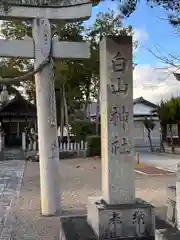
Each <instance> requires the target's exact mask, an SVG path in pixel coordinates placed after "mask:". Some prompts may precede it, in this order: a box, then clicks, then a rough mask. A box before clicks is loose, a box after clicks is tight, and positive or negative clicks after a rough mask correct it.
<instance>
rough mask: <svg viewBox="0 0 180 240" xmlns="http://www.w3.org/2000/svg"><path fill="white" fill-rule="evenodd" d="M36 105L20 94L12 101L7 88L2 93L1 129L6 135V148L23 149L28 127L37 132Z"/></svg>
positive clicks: (0, 94) (0, 104)
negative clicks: (24, 135)
mask: <svg viewBox="0 0 180 240" xmlns="http://www.w3.org/2000/svg"><path fill="white" fill-rule="evenodd" d="M36 119H37V117H36V105H34V104H32V103H30V102H29V101H27V100H25V99H24V98H23V97H22V96H21V95H20V94H19V95H17V96H16V97H14V98H13V99H10V98H9V96H8V92H7V89H6V87H4V88H3V90H2V92H1V93H0V128H1V131H3V133H4V147H5V148H12V147H21V146H22V133H23V132H24V131H25V128H26V127H29V128H31V127H33V128H34V129H35V131H36V130H37V123H36V122H37V120H36Z"/></svg>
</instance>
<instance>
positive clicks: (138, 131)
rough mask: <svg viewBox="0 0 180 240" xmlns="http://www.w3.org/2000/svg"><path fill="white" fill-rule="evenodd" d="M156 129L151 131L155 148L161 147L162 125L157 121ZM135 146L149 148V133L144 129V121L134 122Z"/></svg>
mask: <svg viewBox="0 0 180 240" xmlns="http://www.w3.org/2000/svg"><path fill="white" fill-rule="evenodd" d="M155 124H156V126H155V128H154V130H153V131H151V139H152V144H153V146H160V131H159V130H160V123H159V121H155ZM134 144H135V146H149V139H148V131H147V130H146V128H145V127H144V123H143V120H141V121H136V120H135V121H134Z"/></svg>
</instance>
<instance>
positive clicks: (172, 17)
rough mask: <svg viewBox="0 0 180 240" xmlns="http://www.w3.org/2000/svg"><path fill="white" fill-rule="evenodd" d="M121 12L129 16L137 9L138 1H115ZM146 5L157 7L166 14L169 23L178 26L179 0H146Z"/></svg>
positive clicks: (179, 21) (179, 14) (179, 15)
mask: <svg viewBox="0 0 180 240" xmlns="http://www.w3.org/2000/svg"><path fill="white" fill-rule="evenodd" d="M117 2H119V3H120V4H119V7H120V10H121V12H122V13H123V14H124V15H125V16H130V15H131V13H132V12H134V11H135V10H136V8H137V5H138V2H140V0H139V1H138V0H117ZM146 2H147V4H148V5H149V6H150V7H151V8H153V7H155V6H159V7H162V8H164V10H165V11H166V12H167V15H168V19H169V22H170V23H171V24H172V25H174V26H175V27H176V26H179V25H180V4H179V0H146Z"/></svg>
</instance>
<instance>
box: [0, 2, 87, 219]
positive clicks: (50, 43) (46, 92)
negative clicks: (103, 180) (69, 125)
mask: <svg viewBox="0 0 180 240" xmlns="http://www.w3.org/2000/svg"><path fill="white" fill-rule="evenodd" d="M19 2H20V1H18V3H17V4H16V3H13V5H12V4H11V6H10V9H9V11H8V12H4V9H3V7H1V9H0V10H1V11H0V20H12V19H21V20H29V19H31V20H32V21H33V40H34V41H33V40H0V56H1V57H20V58H30V59H32V58H35V68H37V67H38V66H39V64H41V63H42V62H43V61H44V60H45V59H46V58H47V57H48V56H49V55H50V56H52V57H53V58H58V59H68V58H72V59H82V58H89V45H88V44H87V43H83V42H81V43H77V42H59V41H57V40H52V33H51V23H52V21H53V22H56V21H64V20H68V21H70V20H72V21H74V20H82V19H88V18H89V17H90V16H91V10H92V4H91V3H89V1H88V0H83V2H84V3H85V4H82V5H78V6H73V5H72V6H70V7H59V8H57V7H56V8H51V6H49V7H45V6H42V5H41V6H40V5H38V4H36V6H32V5H31V6H29V5H25V4H24V5H23V3H22V5H21V4H20V3H19ZM41 4H42V3H41ZM56 4H57V3H56ZM60 4H61V1H59V5H60ZM57 5H58V4H57ZM35 83H36V101H37V116H38V136H39V156H40V186H41V212H42V215H45V216H51V215H55V214H57V213H58V212H60V211H61V208H60V186H59V177H58V165H57V163H58V162H59V146H58V134H57V120H56V101H55V91H54V69H53V64H52V63H49V64H47V65H46V66H45V67H44V68H43V70H42V71H41V72H39V73H37V74H36V75H35Z"/></svg>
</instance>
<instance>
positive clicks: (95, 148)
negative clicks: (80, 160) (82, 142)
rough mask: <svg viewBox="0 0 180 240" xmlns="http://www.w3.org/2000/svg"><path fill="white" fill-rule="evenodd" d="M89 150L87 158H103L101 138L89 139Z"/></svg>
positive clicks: (95, 136) (91, 137) (94, 136)
mask: <svg viewBox="0 0 180 240" xmlns="http://www.w3.org/2000/svg"><path fill="white" fill-rule="evenodd" d="M87 143H88V149H87V156H88V157H94V156H101V137H100V136H97V135H93V136H88V137H87Z"/></svg>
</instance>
